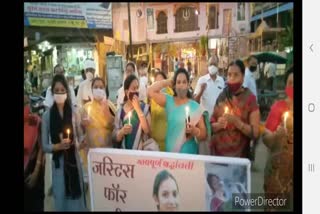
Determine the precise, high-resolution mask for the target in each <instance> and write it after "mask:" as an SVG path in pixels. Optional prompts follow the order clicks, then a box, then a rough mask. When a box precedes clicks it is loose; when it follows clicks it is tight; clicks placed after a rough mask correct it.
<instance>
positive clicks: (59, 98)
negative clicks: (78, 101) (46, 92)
mask: <svg viewBox="0 0 320 214" xmlns="http://www.w3.org/2000/svg"><path fill="white" fill-rule="evenodd" d="M53 98H54V101H55V102H56V103H57V104H62V103H64V102H65V101H66V99H67V93H65V94H54V95H53Z"/></svg>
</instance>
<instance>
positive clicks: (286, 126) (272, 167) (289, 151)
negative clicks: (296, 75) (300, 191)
mask: <svg viewBox="0 0 320 214" xmlns="http://www.w3.org/2000/svg"><path fill="white" fill-rule="evenodd" d="M285 81H286V89H285V92H286V94H287V98H286V99H285V100H279V101H277V102H275V103H274V104H273V105H272V107H271V110H270V113H269V116H268V118H267V121H266V125H265V127H266V130H265V133H264V135H263V141H264V144H265V145H266V146H267V147H268V148H269V151H270V153H271V155H270V156H269V159H268V160H267V164H266V167H265V172H264V173H265V175H264V176H265V177H264V190H265V193H286V194H288V195H291V196H292V193H293V189H292V186H293V97H294V96H293V67H291V68H290V69H289V70H288V71H287V73H286V78H285ZM286 114H287V116H286ZM285 117H286V118H285ZM272 197H276V195H275V194H273V195H272ZM288 199H289V198H288ZM288 201H289V200H288ZM291 202H292V201H291ZM291 204H292V203H291ZM266 209H267V210H272V209H273V208H272V207H268V208H266Z"/></svg>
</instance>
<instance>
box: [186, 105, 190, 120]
mask: <svg viewBox="0 0 320 214" xmlns="http://www.w3.org/2000/svg"><path fill="white" fill-rule="evenodd" d="M188 116H189V106H186V117H187V118H188Z"/></svg>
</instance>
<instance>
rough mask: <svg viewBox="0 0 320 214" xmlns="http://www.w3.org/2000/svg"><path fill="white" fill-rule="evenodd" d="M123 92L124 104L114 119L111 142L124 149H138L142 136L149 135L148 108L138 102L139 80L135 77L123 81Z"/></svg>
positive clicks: (146, 105) (149, 118)
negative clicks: (118, 144)
mask: <svg viewBox="0 0 320 214" xmlns="http://www.w3.org/2000/svg"><path fill="white" fill-rule="evenodd" d="M124 92H125V97H124V104H123V105H121V106H120V108H118V111H117V114H116V117H115V129H114V131H113V134H112V136H113V141H114V142H116V143H121V146H122V148H124V149H138V146H139V143H140V141H141V140H142V136H143V134H145V135H149V133H150V125H149V124H150V121H151V117H150V108H149V105H148V104H145V103H144V102H140V101H139V80H138V78H137V77H136V76H135V75H130V76H128V77H127V78H126V80H125V81H124Z"/></svg>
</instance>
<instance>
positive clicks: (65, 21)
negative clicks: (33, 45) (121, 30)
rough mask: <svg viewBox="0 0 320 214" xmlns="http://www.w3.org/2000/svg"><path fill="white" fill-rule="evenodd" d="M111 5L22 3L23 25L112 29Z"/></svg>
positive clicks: (96, 3) (97, 3) (99, 3)
mask: <svg viewBox="0 0 320 214" xmlns="http://www.w3.org/2000/svg"><path fill="white" fill-rule="evenodd" d="M111 9H112V4H111V3H102V2H94V3H82V2H81V3H60V2H52V3H51V2H50V3H49V2H41V3H24V25H25V26H40V27H66V28H90V29H112V10H111Z"/></svg>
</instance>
